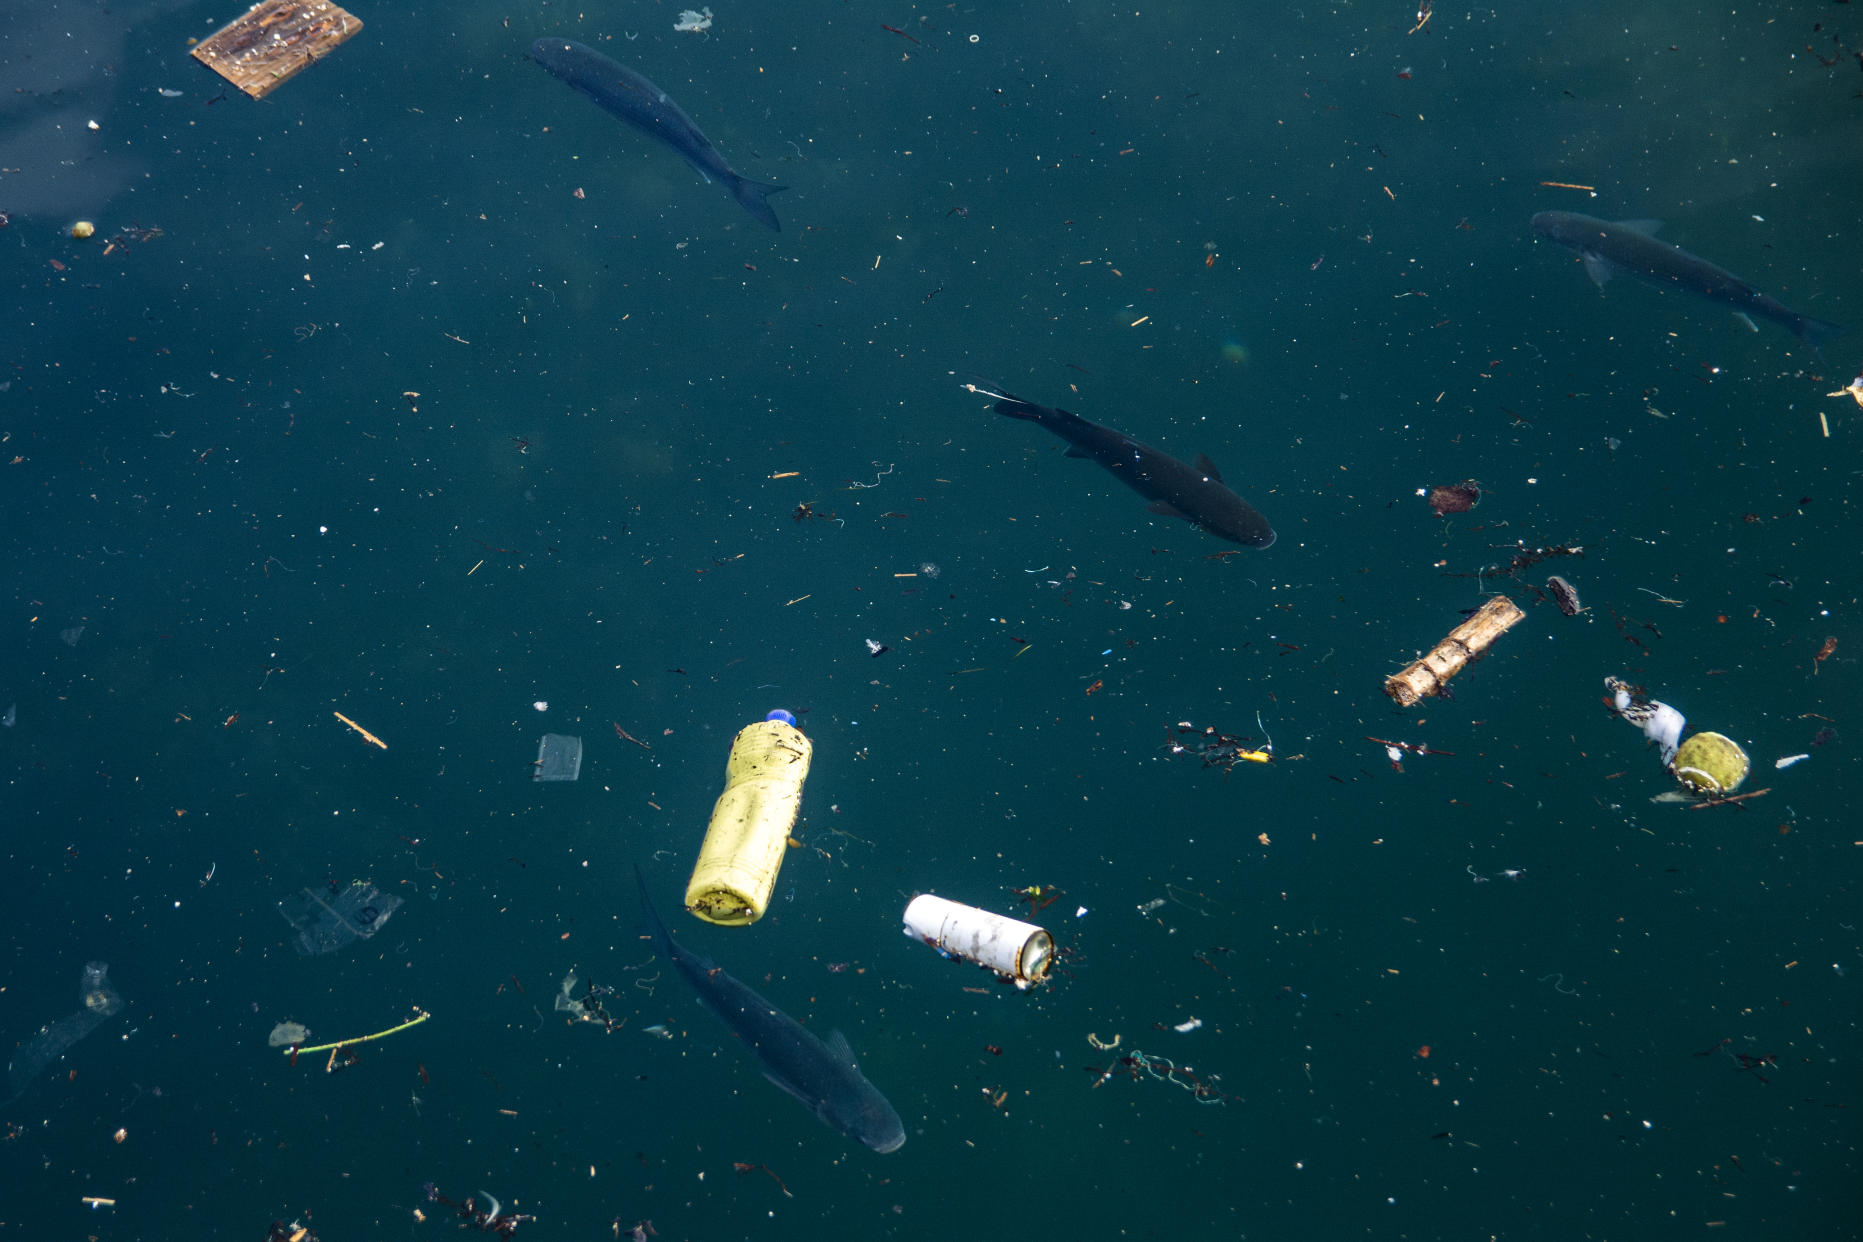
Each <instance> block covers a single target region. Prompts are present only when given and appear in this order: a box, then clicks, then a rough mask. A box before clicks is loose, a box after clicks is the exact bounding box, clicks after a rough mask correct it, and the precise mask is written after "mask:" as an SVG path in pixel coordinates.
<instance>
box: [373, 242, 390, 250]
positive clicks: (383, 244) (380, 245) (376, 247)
mask: <svg viewBox="0 0 1863 1242" xmlns="http://www.w3.org/2000/svg"><path fill="white" fill-rule="evenodd" d="M387 244H388V243H387V242H376V243H375V244H374V245H373V246H370V247H369V249H370V250H380V249H381V248H382V247H383V246H386V245H387Z"/></svg>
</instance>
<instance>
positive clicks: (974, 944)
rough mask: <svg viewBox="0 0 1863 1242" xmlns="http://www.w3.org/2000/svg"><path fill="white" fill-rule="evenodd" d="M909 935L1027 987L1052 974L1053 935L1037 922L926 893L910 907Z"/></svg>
mask: <svg viewBox="0 0 1863 1242" xmlns="http://www.w3.org/2000/svg"><path fill="white" fill-rule="evenodd" d="M905 933H906V935H908V936H910V937H912V938H913V939H914V940H918V941H922V942H924V943H925V944H928V945H930V946H931V947H932V948H934V949H936V950H938V951H939V952H940V953H942V954H944V955H945V956H946V957H956V958H962V959H963V960H964V961H966V962H974V963H976V964H977V965H978V966H982V967H984V968H986V969H988V970H992V971H995V972H996V974H997V975H998V976H1000V977H1001V978H1002V979H1003V980H1004V981H1005V982H1009V983H1013V984H1015V985H1016V986H1017V987H1018V988H1023V989H1027V988H1030V987H1033V986H1034V985H1035V984H1037V983H1041V982H1042V981H1043V980H1045V979H1046V978H1047V977H1048V968H1049V967H1050V966H1052V965H1053V964H1054V937H1052V936H1050V935H1049V934H1048V933H1047V932H1046V931H1044V930H1043V929H1041V928H1039V927H1037V926H1036V925H1035V924H1033V923H1024V922H1022V921H1021V920H1020V919H1012V918H1009V917H1008V916H1006V915H1002V914H993V913H991V912H990V911H988V910H979V909H977V907H975V906H966V905H963V904H961V903H959V902H955V901H947V900H945V899H944V898H943V897H934V896H932V895H931V894H930V893H924V894H921V895H919V896H917V897H914V898H913V899H912V903H911V904H910V905H908V906H907V907H906V926H905Z"/></svg>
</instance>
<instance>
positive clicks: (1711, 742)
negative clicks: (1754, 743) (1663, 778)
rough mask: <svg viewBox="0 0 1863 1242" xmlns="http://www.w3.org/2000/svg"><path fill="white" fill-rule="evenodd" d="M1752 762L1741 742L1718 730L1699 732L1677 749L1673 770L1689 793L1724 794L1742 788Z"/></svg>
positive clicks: (1671, 766)
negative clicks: (1741, 784)
mask: <svg viewBox="0 0 1863 1242" xmlns="http://www.w3.org/2000/svg"><path fill="white" fill-rule="evenodd" d="M1750 767H1751V765H1750V763H1749V762H1748V760H1747V752H1746V751H1744V750H1741V749H1740V745H1739V743H1737V742H1735V741H1734V740H1733V739H1732V738H1730V737H1726V736H1724V735H1723V734H1719V733H1697V734H1695V735H1694V736H1693V737H1691V738H1689V739H1687V740H1686V741H1684V742H1683V743H1682V745H1681V747H1680V749H1678V750H1677V751H1676V752H1675V762H1674V763H1672V764H1671V765H1670V770H1671V771H1673V772H1674V773H1675V779H1677V780H1678V781H1681V782H1682V784H1683V785H1685V786H1687V788H1688V790H1689V792H1690V793H1697V794H1705V795H1707V796H1709V797H1724V796H1726V795H1727V794H1730V793H1732V792H1734V790H1736V789H1738V788H1740V782H1742V781H1744V780H1746V778H1747V772H1748V770H1749V769H1750Z"/></svg>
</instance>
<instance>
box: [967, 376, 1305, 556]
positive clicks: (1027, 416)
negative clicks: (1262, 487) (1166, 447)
mask: <svg viewBox="0 0 1863 1242" xmlns="http://www.w3.org/2000/svg"><path fill="white" fill-rule="evenodd" d="M969 388H970V391H972V392H975V393H977V394H978V395H980V396H985V397H994V398H996V407H995V409H996V412H997V413H998V414H1001V415H1003V416H1004V417H1007V418H1019V419H1022V420H1023V421H1025V422H1031V423H1035V424H1036V425H1038V426H1040V427H1044V428H1046V429H1047V430H1048V431H1050V432H1052V433H1053V434H1055V435H1057V436H1059V437H1060V438H1061V439H1063V440H1065V441H1067V443H1068V450H1067V456H1069V457H1082V458H1085V459H1087V460H1088V461H1096V462H1098V463H1100V465H1102V466H1104V467H1106V469H1107V470H1109V471H1111V472H1112V474H1113V476H1114V477H1115V478H1117V479H1118V480H1119V481H1120V482H1121V483H1124V484H1125V485H1126V486H1127V487H1129V488H1131V489H1132V490H1133V491H1135V492H1137V493H1138V494H1139V495H1141V496H1143V497H1144V498H1145V499H1147V500H1149V501H1151V505H1150V508H1151V511H1152V512H1153V513H1157V514H1161V515H1164V516H1167V517H1178V518H1183V519H1184V520H1185V521H1187V522H1190V523H1192V524H1193V525H1196V526H1199V527H1201V528H1202V529H1204V530H1205V531H1207V532H1209V533H1210V534H1212V535H1215V536H1216V537H1217V538H1218V539H1227V540H1228V541H1229V542H1231V543H1239V544H1242V545H1243V546H1244V547H1250V548H1266V547H1271V546H1272V545H1273V544H1274V528H1273V527H1271V526H1269V525H1268V519H1266V518H1264V517H1263V516H1262V515H1261V514H1260V513H1258V512H1256V510H1255V507H1254V506H1253V505H1251V504H1249V502H1248V501H1246V500H1244V499H1242V498H1241V497H1240V496H1238V495H1236V494H1235V493H1234V492H1233V491H1231V490H1230V489H1229V487H1228V485H1227V484H1225V483H1224V482H1223V476H1222V475H1221V474H1220V473H1219V472H1218V471H1217V469H1216V464H1215V463H1214V462H1212V461H1211V460H1210V459H1209V458H1208V457H1205V456H1204V455H1203V454H1201V453H1199V454H1197V457H1196V460H1195V461H1191V462H1184V461H1179V460H1178V459H1177V458H1175V457H1173V456H1171V455H1170V454H1169V453H1166V452H1164V451H1162V450H1160V449H1155V448H1152V447H1151V446H1150V445H1149V444H1140V443H1139V442H1138V441H1137V440H1134V439H1132V438H1131V437H1130V436H1126V435H1122V434H1121V433H1119V432H1117V431H1114V430H1113V429H1112V428H1110V427H1102V426H1100V425H1099V424H1098V423H1092V422H1088V421H1087V420H1086V419H1084V418H1082V417H1080V415H1078V414H1072V413H1069V412H1068V411H1066V410H1058V409H1051V408H1050V407H1048V406H1045V405H1036V404H1035V403H1034V402H1032V401H1024V400H1022V398H1020V397H1016V396H1012V395H1010V394H1009V393H1006V392H992V391H990V390H989V389H987V388H983V387H981V386H979V385H975V384H972V385H970V386H969Z"/></svg>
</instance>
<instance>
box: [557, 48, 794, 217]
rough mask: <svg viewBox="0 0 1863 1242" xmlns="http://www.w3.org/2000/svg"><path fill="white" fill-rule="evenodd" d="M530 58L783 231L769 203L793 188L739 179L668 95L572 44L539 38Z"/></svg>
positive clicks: (757, 215) (746, 209) (630, 70)
mask: <svg viewBox="0 0 1863 1242" xmlns="http://www.w3.org/2000/svg"><path fill="white" fill-rule="evenodd" d="M530 58H531V59H532V60H534V61H536V62H537V63H538V64H540V65H542V66H543V67H544V68H545V69H548V70H549V71H550V72H551V73H553V74H555V75H556V76H557V77H559V78H561V79H563V81H565V82H567V83H569V84H570V85H571V86H573V87H575V88H576V89H577V90H579V91H581V92H582V93H583V94H584V95H587V96H588V97H589V98H590V99H593V100H594V101H595V102H596V103H598V104H600V105H601V106H602V107H604V108H606V109H607V110H608V111H610V112H612V113H614V114H615V115H616V116H618V117H620V118H621V119H622V120H623V121H626V122H627V123H628V124H629V125H632V126H633V127H634V128H635V129H638V130H639V131H640V132H641V133H643V134H645V135H647V136H648V137H649V138H655V139H658V140H659V141H661V142H663V143H665V144H666V145H667V146H669V147H671V148H673V150H675V151H677V152H679V154H680V156H681V157H683V158H684V159H685V161H686V163H688V164H690V165H692V168H693V170H694V171H695V172H697V173H698V174H699V176H701V177H703V178H705V180H707V181H710V180H711V179H712V178H713V177H716V178H718V180H719V181H721V182H723V183H724V187H725V189H727V190H729V191H730V192H731V197H732V198H735V199H736V200H737V201H738V202H739V204H741V205H742V206H743V208H744V210H745V211H748V212H749V213H750V214H751V215H753V216H755V217H756V218H757V220H758V222H759V223H762V224H766V225H768V226H769V227H770V228H772V229H775V230H777V231H778V232H781V231H782V227H783V226H782V225H781V224H778V223H777V221H776V213H775V212H774V211H772V210H770V204H769V203H768V202H767V201H766V200H767V199H768V198H769V196H770V195H772V194H774V193H776V192H777V191H778V190H786V189H788V188H789V187H788V186H781V185H772V184H770V183H769V182H767V181H752V180H750V179H749V178H748V177H740V176H738V175H737V173H735V172H733V171H732V170H731V166H730V165H729V164H727V163H725V159H724V156H722V155H720V154H718V148H717V147H714V146H713V145H712V142H711V139H709V138H707V137H706V136H705V135H704V134H702V133H700V132H699V127H698V126H697V125H694V124H693V123H692V118H691V117H689V116H687V115H686V114H685V113H684V112H683V111H681V110H680V107H679V105H678V104H676V103H674V102H673V101H672V100H671V99H669V98H667V94H666V92H665V91H663V90H661V89H660V88H659V87H657V86H655V85H654V84H653V83H651V82H649V81H648V80H647V79H646V78H643V77H641V76H640V75H639V74H638V73H635V72H634V71H633V70H632V69H629V68H628V67H627V66H626V65H623V64H621V63H620V62H619V61H615V60H610V59H609V58H608V57H606V56H603V55H602V54H601V53H600V52H598V51H596V50H595V49H594V48H592V47H585V46H584V45H582V44H580V43H574V42H571V41H570V40H568V39H549V38H545V39H539V40H537V41H536V42H535V43H533V44H531V45H530Z"/></svg>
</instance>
